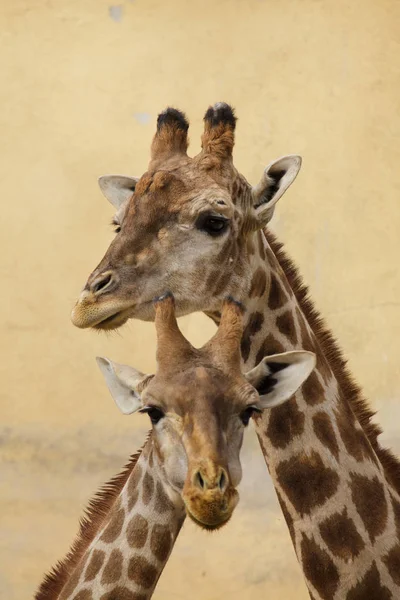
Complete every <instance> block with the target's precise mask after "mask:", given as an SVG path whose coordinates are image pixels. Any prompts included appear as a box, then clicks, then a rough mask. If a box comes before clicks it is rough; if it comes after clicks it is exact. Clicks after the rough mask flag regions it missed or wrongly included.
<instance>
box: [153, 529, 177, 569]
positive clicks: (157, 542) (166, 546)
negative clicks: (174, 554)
mask: <svg viewBox="0 0 400 600" xmlns="http://www.w3.org/2000/svg"><path fill="white" fill-rule="evenodd" d="M171 545H172V539H171V532H170V530H169V528H168V527H166V526H165V525H158V524H155V525H154V527H153V530H152V532H151V538H150V548H151V551H152V553H153V554H154V556H155V557H156V558H158V560H160V561H161V562H164V561H165V560H167V558H168V556H169V553H170V550H171Z"/></svg>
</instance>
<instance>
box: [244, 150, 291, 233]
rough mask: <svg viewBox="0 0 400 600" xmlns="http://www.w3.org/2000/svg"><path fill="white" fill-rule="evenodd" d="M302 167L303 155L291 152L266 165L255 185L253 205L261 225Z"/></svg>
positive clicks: (264, 223) (270, 216) (267, 219)
mask: <svg viewBox="0 0 400 600" xmlns="http://www.w3.org/2000/svg"><path fill="white" fill-rule="evenodd" d="M300 167H301V157H300V156H297V155H294V154H289V155H288V156H284V157H283V158H279V159H278V160H276V161H274V162H272V163H271V164H269V165H268V167H266V169H265V171H264V173H263V176H262V178H261V181H260V182H259V183H258V184H257V185H256V186H254V187H253V202H254V204H253V206H254V210H255V212H256V217H257V220H258V221H259V224H260V227H264V226H265V225H266V224H267V223H268V222H269V221H270V220H271V219H272V215H273V214H274V208H275V204H276V203H277V202H278V200H279V198H280V197H281V196H282V195H283V194H284V193H285V192H286V190H287V189H288V187H289V186H290V185H291V184H292V183H293V181H294V180H295V179H296V177H297V174H298V172H299V171H300Z"/></svg>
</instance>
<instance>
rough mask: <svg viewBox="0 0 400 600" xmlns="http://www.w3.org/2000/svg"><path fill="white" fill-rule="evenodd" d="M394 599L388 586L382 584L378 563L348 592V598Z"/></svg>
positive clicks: (357, 599) (369, 599)
mask: <svg viewBox="0 0 400 600" xmlns="http://www.w3.org/2000/svg"><path fill="white" fill-rule="evenodd" d="M366 599H368V600H393V596H392V594H391V593H390V591H389V590H388V588H387V587H386V586H383V585H382V584H381V578H380V576H379V571H378V568H377V566H376V563H375V562H373V563H372V567H371V568H370V570H369V571H368V572H367V574H366V575H365V577H363V579H362V580H361V581H360V582H359V583H357V585H355V586H354V587H353V588H352V589H351V590H350V591H349V592H348V594H347V596H346V600H366Z"/></svg>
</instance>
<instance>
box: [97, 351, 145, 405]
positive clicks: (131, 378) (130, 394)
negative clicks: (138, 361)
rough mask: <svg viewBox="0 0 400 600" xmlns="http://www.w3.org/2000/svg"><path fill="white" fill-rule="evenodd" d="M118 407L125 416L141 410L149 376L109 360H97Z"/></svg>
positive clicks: (100, 358)
mask: <svg viewBox="0 0 400 600" xmlns="http://www.w3.org/2000/svg"><path fill="white" fill-rule="evenodd" d="M96 361H97V364H98V365H99V367H100V371H101V372H102V373H103V375H104V378H105V380H106V383H107V387H108V389H109V390H110V393H111V396H112V397H113V398H114V400H115V403H116V405H117V406H118V408H119V409H120V411H121V412H122V413H124V415H130V414H131V413H134V412H136V411H137V410H139V408H141V406H142V401H141V397H140V393H141V392H142V391H143V389H144V387H146V386H145V382H146V383H147V381H146V380H148V381H149V380H150V379H149V376H148V375H145V374H144V373H141V372H140V371H137V370H136V369H134V368H133V367H128V366H127V365H119V364H118V363H114V362H112V361H111V360H108V358H103V357H101V356H98V357H97V358H96Z"/></svg>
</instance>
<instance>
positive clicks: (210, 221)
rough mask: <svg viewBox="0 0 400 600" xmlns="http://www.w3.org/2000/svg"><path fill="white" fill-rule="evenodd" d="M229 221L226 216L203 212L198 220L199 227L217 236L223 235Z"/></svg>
mask: <svg viewBox="0 0 400 600" xmlns="http://www.w3.org/2000/svg"><path fill="white" fill-rule="evenodd" d="M228 224H229V221H228V219H226V218H225V217H222V216H219V215H218V216H217V215H210V214H207V213H206V214H203V215H200V216H199V218H198V219H197V222H196V227H197V229H200V230H201V231H205V232H206V233H208V234H209V235H212V236H213V237H216V236H218V235H221V234H222V233H223V232H224V231H226V230H227V228H228Z"/></svg>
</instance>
